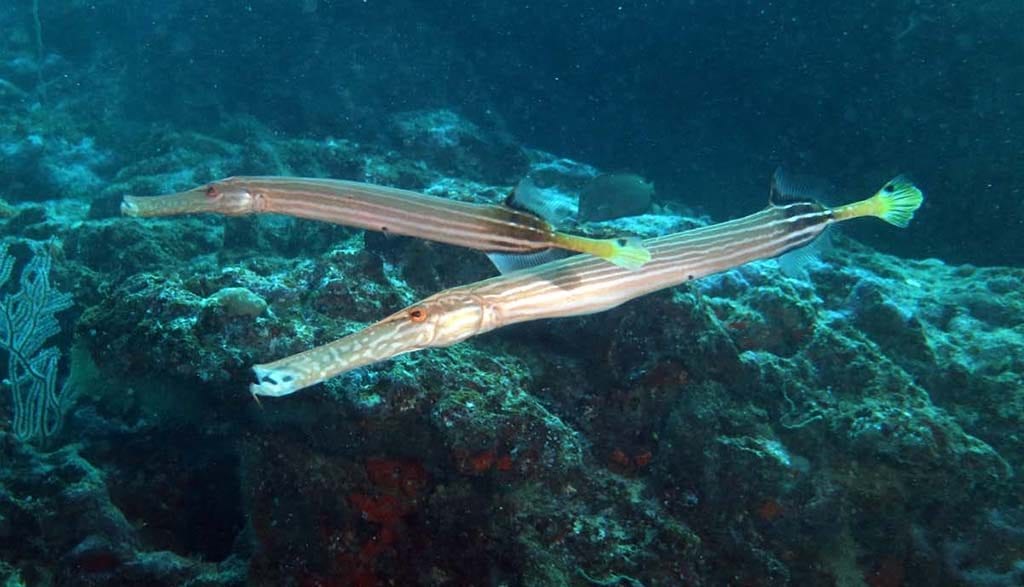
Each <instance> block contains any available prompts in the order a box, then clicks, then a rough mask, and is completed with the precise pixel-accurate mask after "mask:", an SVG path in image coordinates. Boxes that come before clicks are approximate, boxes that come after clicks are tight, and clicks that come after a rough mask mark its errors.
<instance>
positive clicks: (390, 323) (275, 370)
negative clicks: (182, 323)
mask: <svg viewBox="0 0 1024 587" xmlns="http://www.w3.org/2000/svg"><path fill="white" fill-rule="evenodd" d="M433 330H434V329H433V326H432V325H430V324H416V323H411V322H409V321H408V320H407V319H405V315H404V314H403V313H399V314H396V315H394V316H392V317H389V318H385V319H384V320H381V321H380V322H377V323H376V324H371V325H370V326H367V327H366V328H363V329H362V330H359V331H357V332H354V333H352V334H349V335H348V336H345V337H342V338H339V339H338V340H335V341H334V342H329V343H327V344H325V345H322V346H319V347H315V348H312V349H310V350H308V351H305V352H302V353H299V354H297V355H292V356H290V357H285V358H283V359H279V360H277V361H274V362H272V363H264V364H260V365H254V366H253V368H252V370H253V375H254V377H255V380H256V382H255V383H252V384H250V385H249V392H250V393H252V395H254V396H270V397H281V396H285V395H290V394H293V393H295V392H296V391H299V390H301V389H304V388H306V387H309V386H311V385H316V384H317V383H320V382H322V381H326V380H327V379H330V378H333V377H337V376H338V375H342V374H344V373H348V372H349V371H352V370H353V369H357V368H359V367H364V366H366V365H371V364H373V363H378V362H380V361H385V360H388V359H392V358H394V357H397V356H399V355H404V354H405V353H409V352H413V351H418V350H421V349H423V348H426V347H428V346H430V343H431V341H432V340H433Z"/></svg>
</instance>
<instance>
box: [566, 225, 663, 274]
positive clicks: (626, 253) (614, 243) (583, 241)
mask: <svg viewBox="0 0 1024 587" xmlns="http://www.w3.org/2000/svg"><path fill="white" fill-rule="evenodd" d="M555 242H556V243H557V244H558V246H560V247H562V248H565V249H569V250H570V251H577V252H579V253H587V254H590V255H594V256H595V257H600V258H602V259H604V260H606V261H608V262H609V263H611V264H613V265H618V266H619V267H624V268H626V269H639V268H641V267H643V266H644V265H645V264H646V263H647V262H648V261H650V260H651V252H650V251H648V250H647V249H646V248H645V247H644V245H643V242H641V240H640V239H639V238H636V237H619V238H609V239H594V238H587V237H583V236H574V235H570V234H562V233H558V234H557V235H556V237H555Z"/></svg>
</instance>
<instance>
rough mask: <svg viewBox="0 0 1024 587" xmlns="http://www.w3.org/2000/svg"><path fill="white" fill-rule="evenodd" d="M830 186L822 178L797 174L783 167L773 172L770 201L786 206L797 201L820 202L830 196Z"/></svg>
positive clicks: (776, 204) (770, 202)
mask: <svg viewBox="0 0 1024 587" xmlns="http://www.w3.org/2000/svg"><path fill="white" fill-rule="evenodd" d="M828 192H829V189H828V186H827V184H826V183H825V182H823V181H821V180H815V179H813V178H810V177H801V176H795V175H792V174H790V173H787V172H786V171H785V170H783V169H782V168H781V167H778V168H776V169H775V173H774V174H772V185H771V189H770V190H769V192H768V203H769V204H771V205H772V206H784V205H786V204H794V203H797V202H816V203H819V202H821V201H822V200H823V199H827V197H828Z"/></svg>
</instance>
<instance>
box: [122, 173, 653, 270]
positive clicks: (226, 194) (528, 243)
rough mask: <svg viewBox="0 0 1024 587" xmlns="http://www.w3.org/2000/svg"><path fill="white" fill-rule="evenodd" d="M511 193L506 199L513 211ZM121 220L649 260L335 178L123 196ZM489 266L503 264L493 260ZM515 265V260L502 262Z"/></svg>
mask: <svg viewBox="0 0 1024 587" xmlns="http://www.w3.org/2000/svg"><path fill="white" fill-rule="evenodd" d="M515 201H516V200H515V193H513V195H512V197H510V198H509V199H508V203H509V204H512V203H514V202H515ZM121 212H122V213H123V214H124V215H126V216H141V217H151V216H176V215H180V214H198V213H215V214H222V215H225V216H246V215H250V214H282V215H285V216H294V217H297V218H306V219H311V220H321V221H324V222H332V223H334V224H341V225H345V226H353V227H357V228H363V229H366V230H375V231H379V232H384V233H388V234H396V235H402V236H411V237H416V238H421V239H425V240H430V241H436V242H442V243H447V244H451V245H457V246H461V247H468V248H471V249H477V250H480V251H485V252H488V253H495V254H506V255H519V254H535V253H540V252H543V251H546V250H549V249H564V250H567V251H573V252H578V253H587V254H590V255H593V256H595V257H600V258H602V259H605V260H607V261H608V262H610V263H612V264H614V265H617V266H620V267H625V268H627V269H637V268H639V267H640V266H642V265H643V264H644V263H646V262H647V261H648V260H650V258H651V255H650V253H649V252H648V251H647V250H646V249H644V248H643V246H641V245H640V244H639V241H638V239H630V238H609V239H594V238H587V237H583V236H577V235H572V234H566V233H564V232H560V231H558V230H556V229H555V227H554V226H552V225H551V223H549V222H548V221H547V220H545V219H544V218H542V217H541V216H539V215H538V214H534V213H531V212H529V211H525V210H520V209H517V208H514V207H512V206H511V205H498V204H477V203H471V202H461V201H457V200H452V199H448V198H440V197H436V196H428V195H426V194H420V193H417V192H413V191H409V190H403V189H397V188H392V187H386V186H380V185H373V184H368V183H360V182H354V181H344V180H336V179H310V178H299V177H258V176H250V177H230V178H227V179H223V180H219V181H214V182H211V183H208V184H205V185H202V186H199V187H196V188H193V189H191V190H188V191H184V192H180V193H176V194H167V195H163V196H149V197H137V196H125V197H124V200H123V201H122V203H121ZM492 260H494V261H495V264H496V265H498V266H499V268H500V267H502V265H503V262H502V261H501V260H499V258H498V257H496V256H492ZM508 263H509V264H511V265H513V266H514V265H515V262H514V261H509V262H508Z"/></svg>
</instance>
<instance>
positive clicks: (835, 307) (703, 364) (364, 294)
mask: <svg viewBox="0 0 1024 587" xmlns="http://www.w3.org/2000/svg"><path fill="white" fill-rule="evenodd" d="M410 116H411V115H410ZM437 120H442V121H445V120H448V119H447V118H445V117H444V116H441V117H440V118H439V119H435V118H430V119H428V120H427V121H426V122H424V124H426V123H430V124H434V123H436V122H437ZM396 125H397V127H396V128H398V129H405V130H408V131H409V132H413V131H415V132H419V131H418V130H416V129H418V128H420V127H417V126H416V125H411V123H409V122H408V121H407V120H404V119H402V120H398V121H396ZM410 125H411V126H410ZM463 130H464V131H465V132H467V133H469V132H471V131H472V132H479V129H475V128H474V127H467V128H466V129H463ZM225 135H226V136H228V135H230V133H227V132H226V133H225ZM154 136H155V138H154V140H160V141H164V142H165V143H166V145H167V147H168V148H167V149H166V150H165V152H166V155H165V156H160V157H155V158H151V159H145V160H141V161H138V162H136V163H135V164H134V165H133V166H131V167H127V168H125V169H124V170H123V171H122V172H121V174H120V175H119V179H118V183H117V184H116V185H112V186H109V187H108V188H105V190H104V192H103V194H101V195H100V196H99V197H97V198H96V199H95V200H93V201H92V202H91V203H90V205H86V204H84V203H81V202H78V203H76V202H75V201H64V202H58V203H53V202H50V203H19V204H16V205H15V206H13V208H12V209H13V211H14V212H13V216H12V217H11V218H9V219H7V220H5V221H0V223H2V224H0V233H2V235H3V237H4V238H5V239H7V240H9V241H12V242H13V241H18V240H21V239H32V240H45V239H53V240H52V246H51V248H52V251H53V255H54V259H55V267H54V280H55V283H57V284H59V286H60V287H62V288H63V289H64V291H70V292H72V293H73V294H74V296H75V299H76V308H75V310H74V311H73V312H70V313H69V315H65V316H63V317H62V322H63V324H62V325H63V329H64V330H63V334H62V345H63V346H64V347H68V348H70V347H72V346H73V347H74V351H73V352H71V351H69V356H70V358H71V373H70V375H69V376H70V377H72V378H73V380H74V383H75V384H76V385H78V386H79V387H80V388H81V390H80V392H79V395H78V397H79V400H78V404H77V405H76V407H75V409H74V410H73V411H72V412H71V413H70V414H69V416H68V421H67V422H66V424H65V426H64V428H63V432H62V436H61V437H60V438H59V439H58V442H57V443H56V445H54V446H35V445H31V444H25V443H21V442H20V441H17V440H15V439H14V438H13V435H11V434H9V433H7V432H6V431H3V430H0V452H2V455H3V457H2V458H3V462H4V463H5V465H4V467H3V470H2V472H0V558H2V559H3V560H4V561H6V563H5V566H4V567H3V568H2V569H0V572H3V573H4V574H5V575H6V577H7V581H9V582H12V581H13V582H16V581H18V580H21V581H23V582H26V583H29V584H44V583H47V582H49V583H50V584H95V585H101V584H102V585H112V584H123V585H129V584H152V585H179V584H189V585H240V584H254V585H304V586H312V585H324V586H326V585H373V584H389V583H390V584H426V585H450V584H467V585H468V584H571V585H590V584H601V585H641V584H643V585H677V584H685V585H720V584H726V583H729V584H751V585H754V584H773V585H783V584H791V585H831V584H843V585H872V586H890V585H901V584H918V585H924V584H940V583H946V584H973V585H991V584H1013V581H1014V580H1017V579H1018V578H1019V577H1020V576H1021V564H1022V563H1021V560H1024V555H1022V554H1021V552H1020V550H1019V547H1018V546H1016V545H1017V544H1019V540H1015V537H1019V536H1020V533H1021V532H1022V531H1024V530H1022V527H1024V525H1022V514H1021V508H1020V505H1019V503H1018V502H1017V500H1016V498H1015V496H1017V495H1019V494H1020V491H1021V482H1020V477H1019V474H1018V473H1017V470H1018V469H1019V468H1020V466H1021V464H1022V463H1024V445H1022V443H1021V438H1020V434H1019V430H1020V427H1021V420H1022V418H1024V395H1022V394H1024V391H1022V390H1024V385H1022V381H1021V378H1022V376H1021V374H1022V373H1024V364H1022V360H1024V359H1021V356H1022V352H1021V351H1022V350H1024V331H1022V329H1021V328H1022V326H1021V325H1022V323H1024V320H1022V317H1024V299H1022V293H1021V291H1022V288H1021V285H1022V282H1024V271H1021V270H1019V269H1011V268H977V267H970V266H960V267H952V266H947V265H944V264H942V263H940V262H937V261H927V260H926V261H911V260H904V259H899V258H895V257H891V256H886V255H881V254H878V253H876V252H874V251H873V250H872V249H871V248H869V247H867V246H865V245H863V244H860V243H858V242H856V241H853V240H851V239H848V238H844V237H842V235H836V236H835V237H834V246H833V247H832V249H831V251H829V252H827V253H825V254H824V256H823V257H822V258H821V259H820V260H817V261H814V262H812V263H810V265H809V266H807V267H806V270H805V272H804V275H803V276H799V277H788V276H786V275H785V274H784V273H783V272H781V271H780V270H779V268H778V266H777V264H776V263H775V262H771V261H768V262H759V263H754V264H751V265H747V266H744V267H741V268H739V269H736V270H733V271H729V272H727V273H724V274H721V275H716V276H712V277H709V278H706V279H703V280H700V281H697V282H695V283H692V284H688V285H686V286H681V287H678V288H672V289H669V290H664V291H661V292H657V293H655V294H652V295H649V296H646V297H644V298H641V299H638V300H635V301H632V302H630V303H628V304H625V305H623V306H621V307H620V308H617V309H615V310H612V311H609V312H605V313H602V314H597V315H592V316H588V317H582V318H572V319H562V320H555V321H545V322H535V323H527V324H521V325H516V326H513V327H508V328H505V329H502V330H499V331H497V332H494V333H491V334H488V335H485V336H482V337H479V338H477V339H473V340H470V341H467V342H464V343H461V344H458V345H456V346H453V347H450V348H447V349H435V350H430V351H424V352H421V353H415V354H411V355H406V356H403V357H400V358H398V359H396V360H393V361H388V362H384V363H380V364H376V365H373V366H370V367H367V368H363V369H360V370H358V371H356V372H353V373H351V374H349V375H346V376H344V377H340V378H337V379H334V380H331V381H328V382H327V383H326V384H324V385H322V386H318V387H315V388H311V389H309V390H306V391H303V392H302V393H300V394H297V395H294V396H289V397H287V398H281V399H276V400H275V399H268V400H263V402H262V403H261V404H257V403H256V402H255V401H254V400H253V399H252V398H251V397H250V396H249V395H248V393H247V383H248V380H249V378H250V375H249V367H250V366H251V365H252V364H254V363H256V362H263V361H268V360H272V359H275V358H280V357H283V356H285V355H288V354H291V353H294V352H298V351H301V350H304V349H307V348H310V347H312V346H315V345H318V344H322V343H324V342H328V341H330V340H333V339H335V338H338V337H340V336H342V335H344V334H346V333H348V332H351V331H354V330H356V329H358V328H361V327H362V326H364V325H365V324H367V323H370V322H373V321H375V320H377V319H379V318H381V317H383V316H384V315H387V314H388V313H391V312H393V311H395V310H397V309H399V308H401V307H403V306H405V305H407V304H409V303H411V302H412V301H414V300H416V299H418V298H420V297H423V296H426V295H429V294H431V293H434V292H435V291H437V290H439V289H442V288H444V287H449V286H453V285H457V284H461V283H466V282H469V281H473V280H476V279H481V278H484V277H486V276H488V275H491V274H492V272H493V270H492V269H491V268H490V266H489V264H488V262H487V261H486V259H485V258H484V257H483V256H482V255H480V254H479V253H476V252H473V251H465V250H458V249H453V248H449V247H445V246H442V245H435V244H430V243H423V242H419V241H414V240H411V239H404V238H394V237H387V236H383V235H376V234H364V233H362V232H360V231H356V230H349V229H346V228H342V227H337V226H330V225H322V224H316V223H312V222H306V221H297V220H287V219H281V218H272V217H260V218H227V219H225V218H214V217H190V218H173V219H161V220H139V219H131V218H120V217H117V216H116V215H114V212H115V210H116V207H115V206H111V205H110V200H111V199H114V198H116V197H117V195H118V194H119V193H128V192H130V193H137V194H142V193H155V192H162V191H170V190H174V189H180V188H185V187H191V185H193V184H194V183H197V182H199V181H203V180H205V179H210V178H212V177H216V176H218V175H227V174H229V173H231V172H232V171H231V170H235V169H253V168H257V167H262V168H266V169H269V170H272V171H273V172H281V173H295V174H302V175H332V176H336V177H345V178H349V179H364V180H374V181H378V182H380V183H388V184H392V185H398V186H401V187H406V188H413V189H421V190H424V191H428V192H431V193H434V194H437V195H445V196H448V197H453V198H458V199H465V200H478V201H500V200H501V199H502V198H503V196H504V194H505V193H507V190H508V188H509V187H510V186H507V185H489V184H487V183H484V182H483V181H482V180H481V179H480V178H481V177H484V176H487V177H496V176H497V177H501V174H502V173H505V172H503V171H501V170H497V171H494V170H492V172H487V173H483V174H481V175H479V176H477V177H475V178H474V177H473V174H472V173H469V172H467V173H466V174H465V177H461V178H460V176H458V175H453V171H452V170H458V169H467V168H464V167H462V166H463V165H469V164H468V163H466V162H467V161H473V162H474V163H472V165H473V166H477V167H476V168H477V169H478V170H479V169H480V168H479V166H480V165H483V166H485V167H486V166H487V165H492V164H493V163H488V162H493V161H495V160H496V159H501V158H502V157H500V156H497V155H496V153H498V152H499V151H495V149H497V148H498V146H500V145H504V143H503V142H502V141H500V140H497V139H495V140H494V141H474V140H470V139H465V140H463V138H459V139H458V140H459V141H462V142H459V143H458V144H459V145H460V146H459V148H460V149H463V150H465V151H466V152H465V153H462V154H460V155H459V157H457V158H452V159H445V160H444V161H440V160H430V161H428V160H426V159H425V158H419V157H418V156H416V157H415V158H413V159H405V158H402V157H400V156H399V155H397V154H396V153H395V152H394V151H387V150H378V149H375V148H374V147H367V146H361V145H357V144H355V143H350V142H346V141H341V140H332V139H323V140H319V141H317V140H311V139H301V140H299V139H274V138H271V137H267V138H265V144H264V145H263V146H259V145H257V146H254V145H253V143H252V142H247V143H244V144H243V143H236V142H232V141H231V140H230V138H225V137H224V136H222V137H218V138H217V139H213V138H208V137H198V136H194V135H177V134H174V133H165V134H163V136H160V137H156V135H154ZM427 136H428V138H429V137H430V136H431V135H429V134H428V135H427ZM453 136H455V137H467V136H474V135H471V134H470V135H466V134H462V131H459V132H457V133H455V134H454V135H453ZM446 137H447V135H444V136H439V137H438V136H434V137H432V138H430V140H442V139H443V140H448V139H447V138H446ZM410 140H411V139H410ZM424 140H426V139H424ZM453 140H454V139H453ZM414 143H415V141H414ZM190 145H191V146H190ZM410 148H413V149H415V148H419V147H417V146H416V144H411V146H410ZM423 148H424V149H427V150H429V149H430V148H429V146H424V147H423ZM477 148H478V149H480V151H475V150H474V149H477ZM501 148H502V149H507V148H509V147H508V146H507V145H505V146H502V147H501ZM516 160H517V161H520V162H521V163H522V164H523V165H529V166H532V167H533V168H534V169H537V170H538V171H539V174H540V175H542V176H543V177H544V178H545V184H547V185H551V186H555V187H554V188H552V189H565V190H569V189H570V188H571V186H573V185H578V184H580V182H581V177H585V176H586V175H587V174H588V173H589V174H592V173H593V172H594V171H593V170H590V169H589V168H587V167H586V166H580V165H573V164H571V162H567V161H564V160H559V159H557V158H555V157H552V156H550V155H546V154H543V153H540V152H536V151H528V150H519V151H518V158H517V159H516ZM434 165H441V166H445V171H440V170H438V169H437V168H435V167H433V166H434ZM503 165H504V163H503ZM449 167H450V168H449ZM180 169H188V170H189V172H188V173H186V174H182V173H181V172H180ZM559 186H562V187H561V188H559ZM705 222H707V220H706V219H700V218H682V217H680V216H677V215H669V214H661V215H651V216H646V217H638V218H634V219H629V220H627V221H624V222H621V223H618V224H615V223H612V224H604V225H595V226H584V227H581V229H583V230H589V231H593V232H594V233H595V234H597V233H601V232H602V231H619V230H627V231H632V232H635V233H638V234H640V235H642V236H648V235H652V234H656V233H659V232H664V231H671V230H679V229H682V228H685V227H689V226H695V225H699V224H702V223H705ZM911 230H912V229H911ZM9 409H10V407H9V406H8V405H7V404H5V403H2V402H0V415H3V416H5V417H3V418H0V422H6V421H7V419H8V418H7V417H6V416H7V410H9ZM998 581H1002V583H998Z"/></svg>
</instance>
